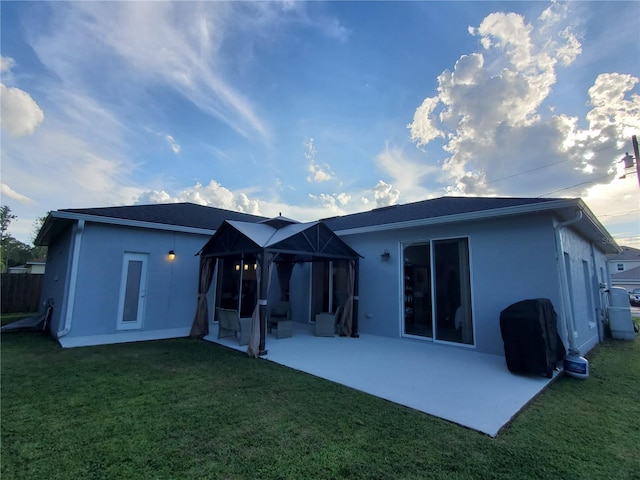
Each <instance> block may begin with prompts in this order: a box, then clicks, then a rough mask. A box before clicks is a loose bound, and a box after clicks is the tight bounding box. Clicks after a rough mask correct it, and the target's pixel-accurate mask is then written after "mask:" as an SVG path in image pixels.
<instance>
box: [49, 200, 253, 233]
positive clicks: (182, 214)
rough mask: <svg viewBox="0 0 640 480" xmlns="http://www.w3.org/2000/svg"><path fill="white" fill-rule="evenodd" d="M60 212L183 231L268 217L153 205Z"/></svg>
mask: <svg viewBox="0 0 640 480" xmlns="http://www.w3.org/2000/svg"><path fill="white" fill-rule="evenodd" d="M59 211H60V212H68V213H74V214H78V215H93V216H98V217H108V218H118V219H124V220H133V221H140V222H149V223H158V224H164V225H175V226H181V227H191V228H203V229H206V230H217V229H218V227H220V225H221V224H222V222H223V221H225V220H239V221H243V222H259V221H262V220H265V217H260V216H257V215H250V214H247V213H241V212H234V211H231V210H223V209H221V208H214V207H205V206H203V205H197V204H195V203H157V204H152V205H130V206H124V207H101V208H69V209H63V210H59Z"/></svg>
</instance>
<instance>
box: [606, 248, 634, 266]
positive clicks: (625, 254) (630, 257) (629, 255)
mask: <svg viewBox="0 0 640 480" xmlns="http://www.w3.org/2000/svg"><path fill="white" fill-rule="evenodd" d="M620 248H621V249H622V252H620V253H616V254H615V255H607V259H609V260H610V261H618V262H620V261H627V262H629V261H640V249H637V248H633V247H626V246H624V245H622V246H621V247H620Z"/></svg>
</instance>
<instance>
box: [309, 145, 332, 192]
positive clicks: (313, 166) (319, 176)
mask: <svg viewBox="0 0 640 480" xmlns="http://www.w3.org/2000/svg"><path fill="white" fill-rule="evenodd" d="M304 146H305V152H304V157H305V159H306V160H307V171H308V172H309V175H308V176H307V182H310V183H315V182H326V181H328V180H331V179H332V178H333V177H334V176H335V174H334V173H333V171H332V170H331V167H329V165H327V164H322V165H321V164H319V163H318V162H316V155H317V154H318V150H316V147H315V145H314V140H313V138H310V139H309V140H307V141H306V142H305V143H304Z"/></svg>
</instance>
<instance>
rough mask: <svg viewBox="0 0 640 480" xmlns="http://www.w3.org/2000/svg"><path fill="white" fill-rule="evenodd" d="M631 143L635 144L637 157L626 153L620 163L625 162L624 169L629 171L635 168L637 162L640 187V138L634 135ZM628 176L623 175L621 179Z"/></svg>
mask: <svg viewBox="0 0 640 480" xmlns="http://www.w3.org/2000/svg"><path fill="white" fill-rule="evenodd" d="M631 143H632V144H633V153H634V154H635V157H634V156H632V155H629V152H626V154H625V156H624V157H622V159H620V162H624V169H625V170H627V169H629V168H633V164H634V162H635V166H636V174H637V175H638V185H640V153H639V152H638V137H636V136H635V135H633V136H632V137H631ZM625 177H626V175H625V174H623V175H622V176H621V177H620V178H625Z"/></svg>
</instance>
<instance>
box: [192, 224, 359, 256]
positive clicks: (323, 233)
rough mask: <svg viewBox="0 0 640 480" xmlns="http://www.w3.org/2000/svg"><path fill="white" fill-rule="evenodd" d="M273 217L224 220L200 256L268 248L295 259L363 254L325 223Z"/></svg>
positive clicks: (232, 253)
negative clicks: (252, 220)
mask: <svg viewBox="0 0 640 480" xmlns="http://www.w3.org/2000/svg"><path fill="white" fill-rule="evenodd" d="M272 220H273V221H266V222H261V223H250V222H241V221H233V220H228V221H225V222H223V224H222V225H221V226H220V228H219V229H218V231H217V232H216V233H215V234H214V235H213V236H212V237H211V239H210V240H209V241H208V242H207V243H206V244H205V246H204V247H202V250H200V255H202V256H205V257H226V256H236V255H242V254H257V253H260V252H262V251H268V252H271V253H280V254H284V255H287V257H288V259H289V260H292V261H294V262H310V261H313V260H319V259H323V258H324V259H354V260H355V259H357V258H358V257H360V255H358V253H356V252H355V251H354V250H353V249H352V248H351V247H349V245H347V244H346V243H345V242H344V241H343V240H341V239H340V237H338V236H337V235H336V234H335V233H334V232H333V231H332V230H331V229H330V228H329V227H327V226H326V225H325V224H324V223H323V222H309V223H293V221H292V220H289V219H284V218H282V217H278V218H276V219H272Z"/></svg>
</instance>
